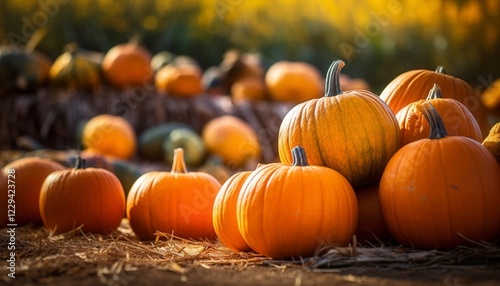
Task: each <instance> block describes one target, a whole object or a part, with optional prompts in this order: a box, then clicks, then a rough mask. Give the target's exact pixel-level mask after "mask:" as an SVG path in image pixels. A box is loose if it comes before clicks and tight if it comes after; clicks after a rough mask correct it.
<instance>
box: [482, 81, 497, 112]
mask: <svg viewBox="0 0 500 286" xmlns="http://www.w3.org/2000/svg"><path fill="white" fill-rule="evenodd" d="M481 101H482V103H483V104H484V106H485V107H486V108H487V109H488V110H490V111H493V112H500V78H499V79H497V80H495V81H494V82H493V83H492V84H491V85H490V86H488V88H487V89H486V90H485V91H484V92H483V93H482V94H481Z"/></svg>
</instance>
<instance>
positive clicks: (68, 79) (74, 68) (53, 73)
mask: <svg viewBox="0 0 500 286" xmlns="http://www.w3.org/2000/svg"><path fill="white" fill-rule="evenodd" d="M100 73H101V67H100V66H99V65H98V64H97V63H95V62H92V61H90V60H88V59H86V58H85V57H84V56H82V55H79V54H78V53H77V52H65V53H63V54H61V55H60V56H59V57H58V58H57V59H56V60H55V61H54V64H52V66H51V67H50V71H49V76H50V80H51V82H52V84H54V85H57V86H63V87H70V88H74V89H87V90H93V89H96V88H97V87H98V86H99V84H100V83H101V74H100Z"/></svg>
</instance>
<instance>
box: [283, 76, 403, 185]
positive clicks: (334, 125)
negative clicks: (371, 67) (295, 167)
mask: <svg viewBox="0 0 500 286" xmlns="http://www.w3.org/2000/svg"><path fill="white" fill-rule="evenodd" d="M337 80H338V79H337ZM337 86H338V85H337ZM340 92H341V91H340ZM399 137H400V134H399V126H398V122H397V120H396V117H395V116H394V114H393V113H392V111H391V110H390V109H389V107H387V105H386V104H385V103H384V102H383V101H382V100H380V99H379V98H378V97H377V96H376V95H374V94H373V93H371V92H369V91H364V90H353V91H347V92H343V93H340V94H337V95H334V96H324V97H321V98H319V99H313V100H309V101H307V102H304V103H301V104H298V105H296V106H295V107H294V108H292V109H291V110H290V111H289V112H288V113H287V114H286V116H285V117H284V119H283V121H282V123H281V126H280V130H279V134H278V151H279V157H280V160H281V162H283V163H285V164H290V163H291V162H292V156H291V149H292V148H293V147H295V146H301V147H302V148H304V150H305V151H306V153H307V158H308V161H309V164H311V165H320V166H326V167H329V168H332V169H334V170H336V171H338V172H339V173H341V174H342V175H343V176H344V177H345V178H346V179H347V180H348V181H349V182H350V183H351V184H352V186H353V187H354V188H356V187H360V186H364V185H369V184H371V183H373V182H375V181H377V180H379V179H380V177H381V175H382V172H383V170H384V167H385V165H386V164H387V162H388V161H389V159H390V158H391V157H392V155H393V154H394V153H396V151H397V150H398V149H399Z"/></svg>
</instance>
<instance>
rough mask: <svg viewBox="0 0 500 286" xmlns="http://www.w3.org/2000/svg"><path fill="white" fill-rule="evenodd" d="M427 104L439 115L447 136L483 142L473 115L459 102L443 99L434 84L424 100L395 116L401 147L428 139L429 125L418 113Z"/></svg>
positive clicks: (404, 108) (413, 103) (408, 106)
mask: <svg viewBox="0 0 500 286" xmlns="http://www.w3.org/2000/svg"><path fill="white" fill-rule="evenodd" d="M427 102H428V103H431V104H432V106H434V108H435V109H436V110H437V112H438V113H439V114H440V115H441V119H442V120H443V123H444V125H445V127H446V132H447V133H448V135H453V136H456V135H458V136H465V137H469V138H471V139H474V140H476V141H477V142H482V141H483V134H482V133H481V128H479V125H478V124H477V121H476V119H475V118H474V115H472V113H471V112H470V111H469V110H468V109H467V107H465V105H463V104H462V103H460V102H459V101H457V100H455V99H453V98H443V96H442V94H441V89H440V88H439V86H438V85H437V84H435V85H434V86H433V87H432V89H431V90H430V91H429V95H428V96H427V98H426V99H425V100H419V101H416V102H412V103H410V104H409V105H407V106H405V107H403V108H402V109H401V110H400V111H399V112H398V113H397V114H396V118H397V120H398V122H399V128H400V129H401V146H404V145H406V144H408V143H411V142H414V141H417V140H419V139H423V138H428V137H429V132H430V130H429V123H427V120H425V117H424V115H423V114H422V112H421V111H420V110H421V107H420V105H423V104H427Z"/></svg>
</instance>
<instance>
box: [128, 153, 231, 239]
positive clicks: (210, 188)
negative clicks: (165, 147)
mask: <svg viewBox="0 0 500 286" xmlns="http://www.w3.org/2000/svg"><path fill="white" fill-rule="evenodd" d="M183 157H184V151H183V150H182V149H181V148H179V149H176V150H175V153H174V161H173V164H172V170H171V171H170V172H148V173H145V174H144V175H142V176H141V177H139V179H137V181H136V182H135V183H134V185H133V186H132V188H131V189H130V192H129V193H128V197H127V218H128V219H129V221H130V226H131V227H132V230H133V231H134V233H135V234H136V235H137V236H138V237H139V238H140V239H142V240H151V239H154V238H155V232H156V231H161V232H165V233H168V234H173V235H175V236H178V237H182V238H186V239H204V238H208V239H214V238H216V237H217V235H216V233H215V230H214V226H213V222H212V210H213V206H214V200H215V196H216V195H217V192H218V191H219V189H220V187H221V184H220V183H219V182H218V181H217V180H216V179H215V178H214V177H212V176H211V175H209V174H207V173H203V172H188V171H187V169H186V165H185V163H184V159H183Z"/></svg>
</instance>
